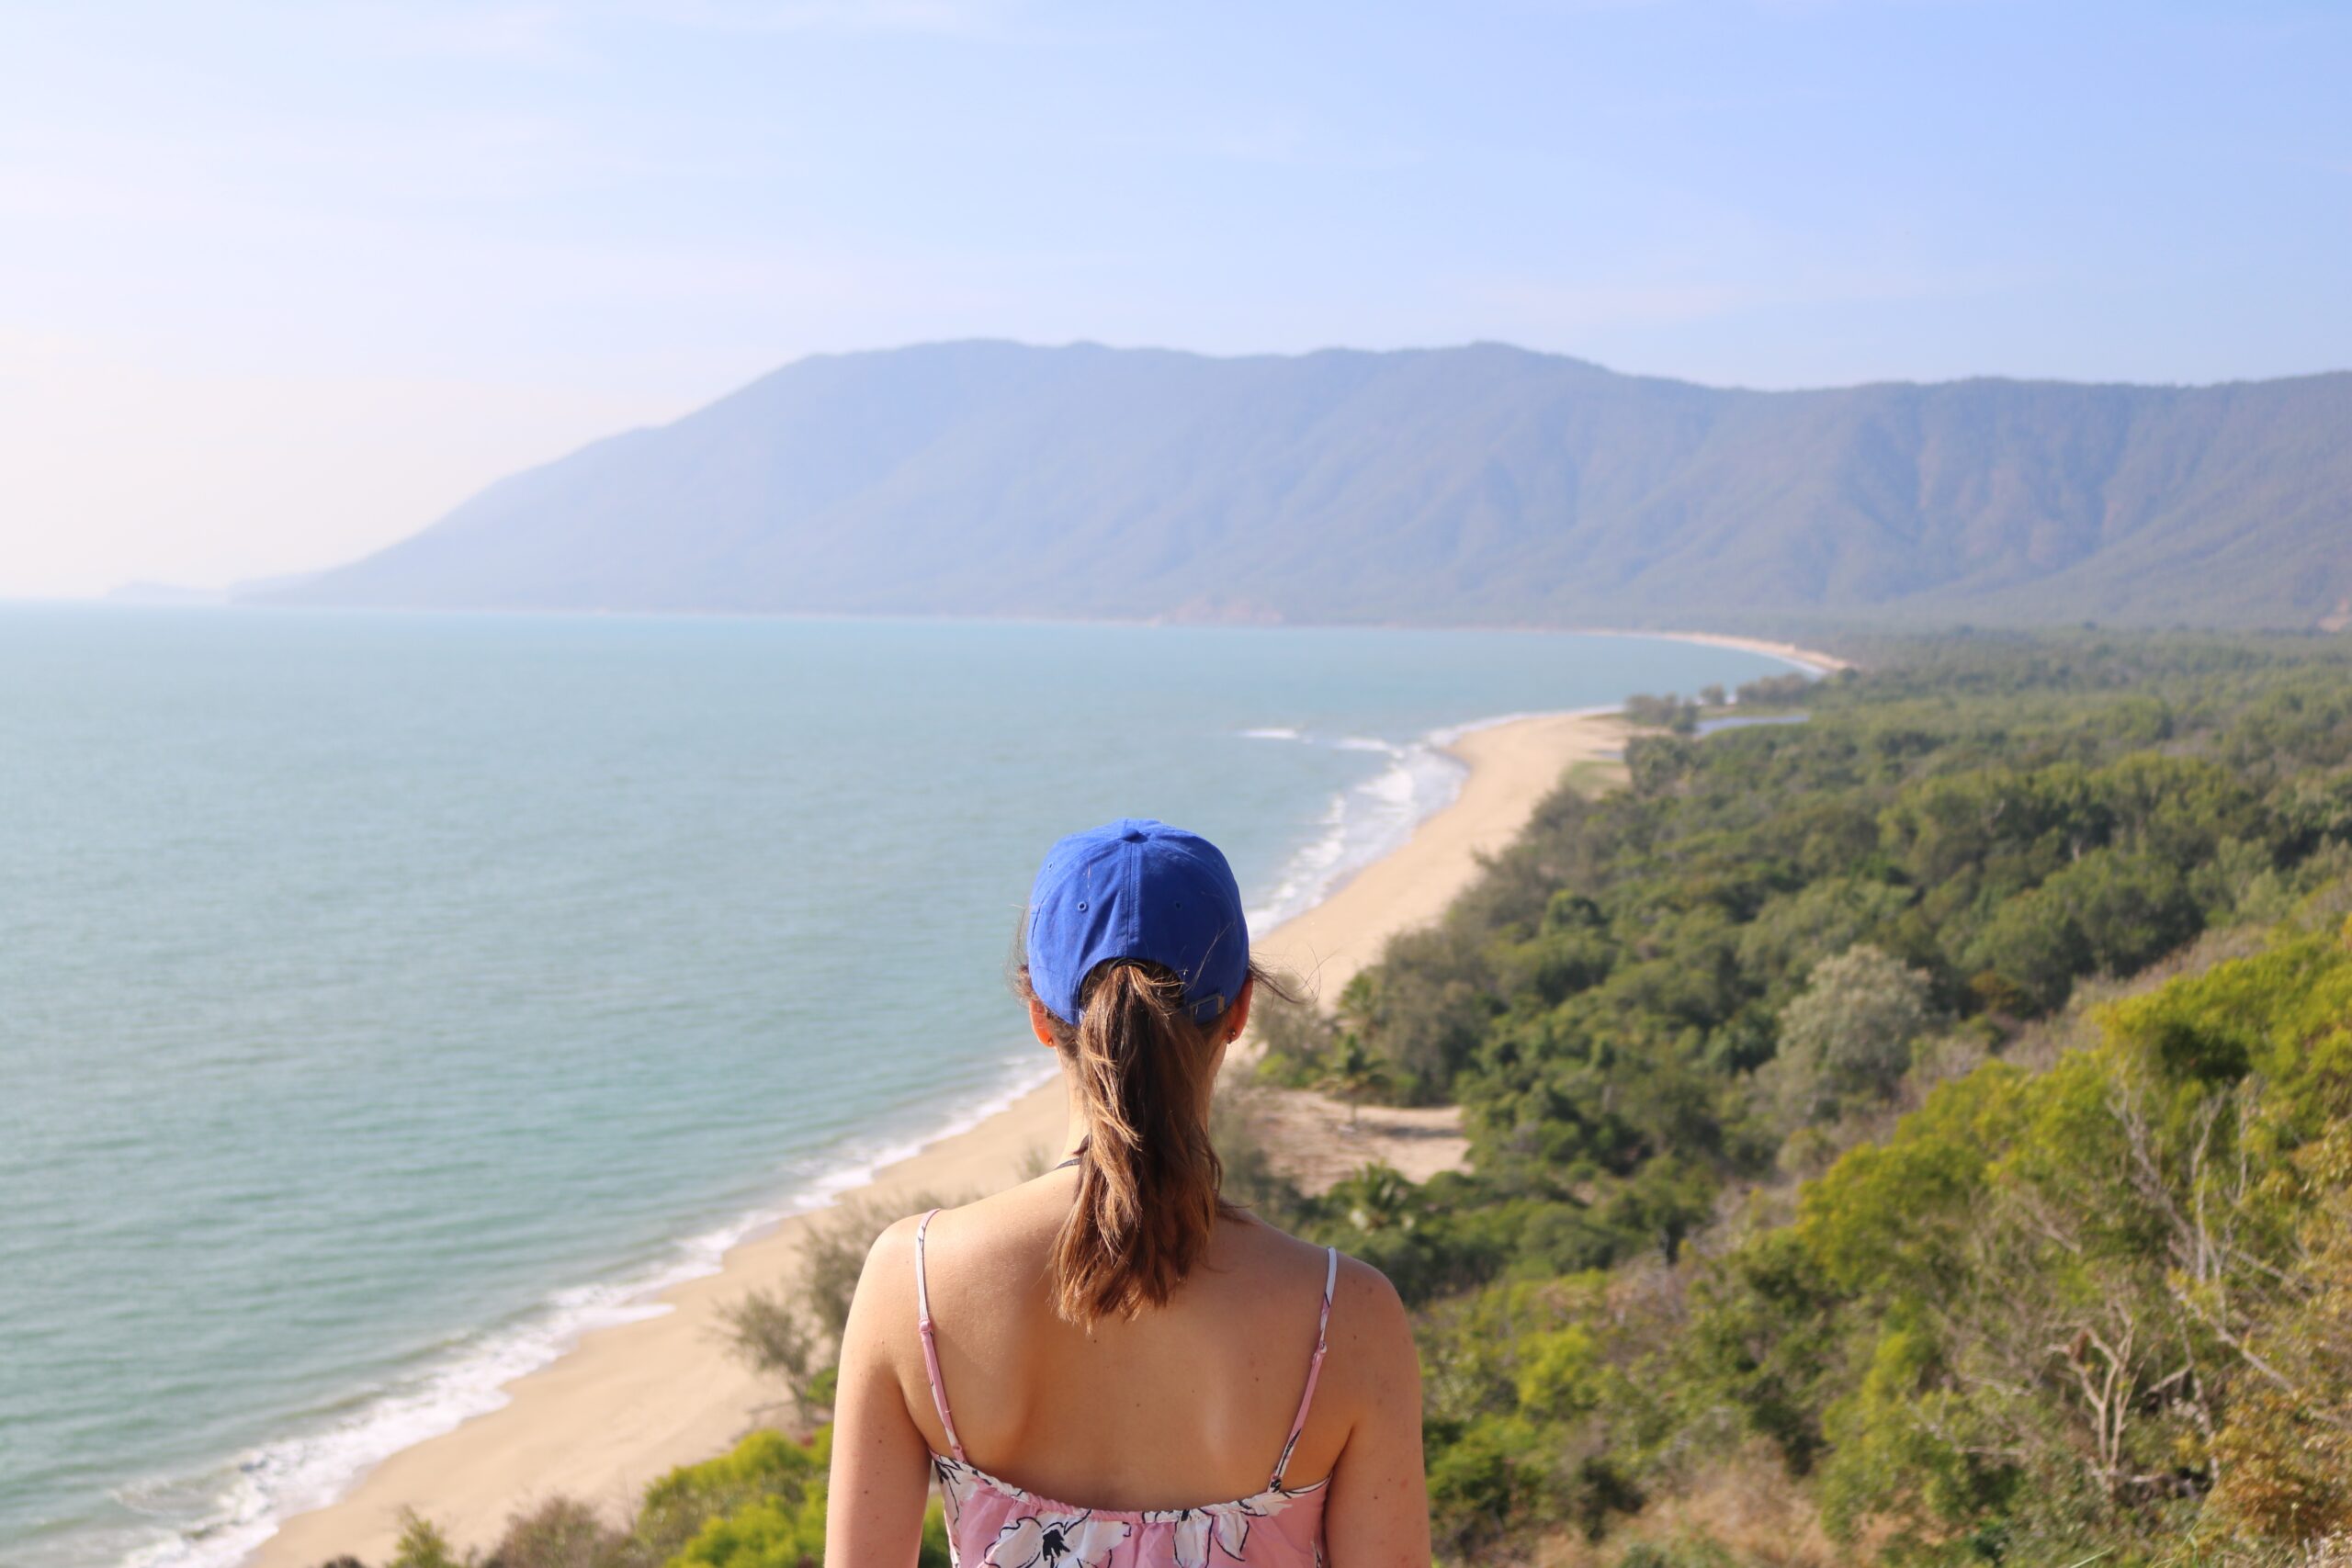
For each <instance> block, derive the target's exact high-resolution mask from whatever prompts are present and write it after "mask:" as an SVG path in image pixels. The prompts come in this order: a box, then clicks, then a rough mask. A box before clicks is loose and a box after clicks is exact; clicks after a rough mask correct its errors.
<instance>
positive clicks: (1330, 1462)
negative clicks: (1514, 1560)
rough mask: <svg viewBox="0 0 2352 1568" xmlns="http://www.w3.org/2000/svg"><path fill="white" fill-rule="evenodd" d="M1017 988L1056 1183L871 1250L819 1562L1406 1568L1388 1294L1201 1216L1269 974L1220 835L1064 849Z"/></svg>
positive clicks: (1396, 1319) (1040, 1567)
mask: <svg viewBox="0 0 2352 1568" xmlns="http://www.w3.org/2000/svg"><path fill="white" fill-rule="evenodd" d="M1016 974H1017V976H1018V979H1019V985H1020V988H1021V989H1022V991H1023V995H1024V997H1025V999H1026V1000H1027V1002H1028V1006H1029V1023H1030V1027H1031V1029H1032V1030H1034V1031H1035V1033H1036V1036H1037V1039H1038V1041H1039V1043H1042V1044H1044V1045H1046V1046H1047V1047H1049V1048H1051V1049H1052V1050H1053V1051H1054V1052H1055V1054H1056V1055H1057V1056H1058V1057H1059V1058H1060V1061H1061V1069H1062V1079H1063V1083H1064V1086H1065V1088H1066V1089H1067V1090H1068V1093H1069V1137H1068V1140H1067V1142H1066V1144H1065V1145H1064V1147H1065V1155H1066V1157H1065V1158H1063V1160H1062V1161H1061V1163H1060V1164H1058V1165H1057V1166H1056V1167H1054V1168H1052V1169H1050V1170H1048V1171H1047V1172H1046V1173H1045V1174H1044V1175H1043V1176H1040V1177H1038V1178H1036V1179H1034V1180H1031V1181H1026V1182H1023V1183H1022V1184H1021V1185H1020V1186H1018V1187H1015V1188H1013V1189H1012V1190H1010V1191H1007V1192H1001V1193H999V1194H997V1195H996V1196H995V1197H992V1198H985V1199H982V1200H981V1201H978V1202H977V1203H971V1204H967V1205H966V1206H965V1207H962V1208H958V1209H949V1210H944V1211H942V1210H934V1211H933V1212H932V1213H928V1214H923V1215H921V1216H918V1217H916V1218H913V1219H909V1220H904V1221H901V1222H899V1224H895V1225H893V1226H891V1227H890V1229H889V1230H888V1231H886V1232H884V1233H883V1235H882V1237H881V1239H880V1240H878V1241H877V1242H876V1243H875V1246H874V1251H873V1253H872V1255H871V1256H870V1257H869V1258H867V1259H866V1264H865V1276H864V1278H863V1279H861V1280H859V1281H858V1287H857V1299H856V1302H855V1303H854V1306H853V1307H852V1309H851V1312H850V1318H849V1327H848V1331H847V1333H846V1334H845V1335H844V1336H843V1337H842V1365H841V1385H840V1392H839V1394H838V1397H837V1402H836V1404H835V1411H836V1421H835V1426H834V1431H833V1468H832V1483H831V1494H830V1495H831V1512H830V1515H829V1518H828V1523H827V1527H826V1528H827V1536H826V1554H825V1560H826V1562H827V1563H828V1564H829V1565H830V1568H882V1565H885V1564H887V1565H889V1568H904V1565H907V1564H910V1563H912V1562H914V1561H915V1556H916V1551H917V1547H918V1542H919V1539H920V1534H921V1522H922V1511H923V1506H924V1502H925V1495H926V1492H927V1489H928V1486H929V1484H930V1483H931V1482H932V1481H933V1479H936V1480H937V1481H938V1483H939V1486H940V1491H941V1494H942V1496H943V1497H944V1500H945V1505H946V1510H947V1529H948V1535H949V1538H950V1540H951V1542H952V1544H953V1549H954V1554H955V1558H956V1562H958V1563H959V1564H961V1565H962V1568H983V1565H987V1568H1169V1565H1170V1564H1180V1563H1181V1564H1183V1565H1185V1568H1208V1565H1211V1564H1226V1563H1246V1564H1250V1568H1294V1565H1295V1568H1310V1565H1313V1564H1320V1563H1324V1562H1330V1563H1333V1564H1337V1565H1338V1568H1424V1565H1426V1564H1427V1563H1428V1562H1429V1560H1430V1544H1429V1506H1428V1499H1427V1496H1426V1495H1425V1491H1424V1487H1423V1483H1422V1475H1421V1409H1420V1371H1419V1361H1418V1359H1417V1358H1416V1356H1415V1354H1414V1349H1413V1340H1412V1334H1411V1331H1410V1329H1409V1327H1408V1324H1407V1321H1406V1317H1405V1311H1404V1307H1403V1305H1402V1304H1401V1303H1399V1302H1398V1301H1397V1293H1396V1292H1395V1291H1394V1290H1393V1289H1392V1288H1391V1287H1390V1286H1389V1283H1388V1281H1387V1280H1385V1279H1384V1278H1383V1277H1382V1276H1381V1275H1380V1274H1379V1272H1378V1271H1377V1270H1375V1269H1371V1268H1368V1267H1366V1266H1365V1265H1363V1264H1362V1263H1358V1262H1356V1261H1354V1260H1353V1259H1351V1258H1341V1257H1340V1256H1339V1255H1338V1253H1336V1252H1334V1251H1329V1250H1327V1249H1325V1248H1323V1247H1310V1246H1308V1245H1307V1244H1306V1243H1305V1242H1302V1241H1298V1240H1296V1239H1295V1238H1294V1237H1291V1236H1288V1235H1283V1233H1282V1232H1281V1231H1278V1230H1276V1229H1274V1228H1273V1227H1272V1226H1271V1225H1268V1224H1263V1223H1261V1222H1260V1221H1258V1220H1255V1219H1253V1218H1251V1217H1250V1215H1249V1214H1248V1213H1244V1212H1243V1211H1241V1210H1239V1209H1237V1208H1235V1207H1233V1206H1232V1205H1230V1204H1228V1203H1227V1202H1226V1201H1224V1200H1223V1199H1222V1198H1220V1197H1219V1196H1218V1194H1217V1179H1218V1175H1219V1168H1218V1164H1217V1157H1216V1151H1215V1150H1214V1149H1212V1148H1211V1146H1210V1144H1209V1134H1208V1116H1209V1096H1210V1092H1211V1090H1212V1089H1214V1088H1215V1086H1216V1075H1217V1068H1218V1067H1219V1066H1220V1065H1221V1064H1222V1063H1223V1062H1224V1060H1225V1054H1226V1051H1227V1047H1229V1046H1230V1045H1231V1044H1232V1043H1233V1042H1234V1041H1235V1040H1237V1039H1238V1038H1239V1036H1240V1033H1241V1030H1242V1026H1243V1025H1244V1024H1246V1023H1247V1022H1248V1021H1249V1019H1250V998H1251V997H1252V995H1253V994H1254V993H1255V991H1256V988H1257V983H1258V979H1259V976H1258V973H1257V970H1256V969H1255V967H1254V966H1253V965H1252V964H1251V963H1250V950H1249V932H1248V928H1247V926H1246V924H1245V922H1244V920H1243V919H1242V911H1241V893H1240V889H1239V888H1238V886H1235V883H1234V880H1233V873H1232V871H1231V870H1230V869H1229V868H1228V867H1227V864H1226V862H1225V857H1224V856H1223V855H1222V854H1220V853H1218V852H1217V850H1216V846H1214V845H1212V844H1210V843H1209V842H1208V841H1207V840H1204V839H1200V838H1196V837H1194V836H1193V834H1190V833H1186V832H1183V831H1182V830H1180V829H1174V828H1170V827H1168V826H1166V825H1165V824H1162V823H1159V822H1152V821H1142V820H1123V821H1118V822H1114V823H1111V824H1110V825H1109V826H1107V827H1103V828H1098V829H1093V830H1092V831H1091V832H1085V833H1079V834H1074V835H1072V836H1071V837H1069V838H1067V839H1064V840H1061V842H1059V843H1057V844H1056V845H1055V846H1054V848H1053V850H1052V851H1051V852H1049V853H1048V854H1047V855H1046V863H1045V865H1044V867H1043V868H1042V869H1041V870H1040V871H1039V872H1038V874H1037V883H1036V886H1035V890H1034V891H1033V893H1032V894H1031V897H1030V901H1029V916H1028V919H1027V922H1026V926H1025V931H1024V935H1023V961H1022V962H1021V963H1020V964H1018V965H1017V967H1016Z"/></svg>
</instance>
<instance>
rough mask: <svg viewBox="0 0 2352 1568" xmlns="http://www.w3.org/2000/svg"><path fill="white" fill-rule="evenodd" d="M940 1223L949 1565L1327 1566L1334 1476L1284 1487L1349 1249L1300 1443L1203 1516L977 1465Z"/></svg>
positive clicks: (934, 1367) (928, 1332)
mask: <svg viewBox="0 0 2352 1568" xmlns="http://www.w3.org/2000/svg"><path fill="white" fill-rule="evenodd" d="M938 1212H939V1211H938V1210H936V1209H933V1211H932V1212H931V1214H935V1213H938ZM931 1214H925V1215H924V1216H923V1217H922V1223H921V1224H918V1225H917V1226H916V1227H915V1300H916V1303H917V1311H918V1318H917V1325H918V1327H919V1328H920V1329H921V1331H922V1361H923V1369H924V1373H925V1376H926V1377H927V1378H928V1379H929V1381H930V1382H931V1397H932V1402H933V1404H936V1405H937V1406H938V1407H939V1424H940V1426H941V1427H944V1428H945V1429H946V1432H947V1446H948V1447H949V1448H950V1449H951V1450H954V1454H953V1457H950V1456H949V1455H947V1454H936V1453H935V1454H933V1455H932V1456H931V1460H932V1472H933V1474H934V1475H935V1476H937V1477H938V1480H939V1495H940V1496H941V1497H942V1498H943V1499H944V1501H945V1504H946V1508H947V1550H948V1555H949V1556H950V1557H951V1558H953V1559H954V1560H955V1562H956V1564H957V1565H958V1568H1214V1565H1216V1564H1224V1563H1237V1562H1238V1563H1244V1564H1247V1565H1248V1568H1322V1564H1323V1496H1324V1489H1325V1487H1326V1486H1328V1485H1329V1477H1326V1478H1325V1479H1324V1480H1322V1481H1318V1482H1317V1483H1315V1484H1314V1485H1312V1486H1304V1487H1300V1488H1298V1489H1297V1490H1295V1491H1293V1490H1292V1489H1291V1488H1289V1487H1286V1486H1284V1485H1283V1468H1284V1467H1285V1466H1287V1465H1288V1464H1289V1463H1290V1453H1291V1450H1293V1449H1295V1448H1296V1447H1297V1446H1298V1435H1299V1433H1300V1432H1302V1431H1304V1430H1305V1429H1306V1412H1307V1409H1308V1407H1309V1406H1310V1405H1312V1404H1314V1402H1315V1384H1316V1382H1317V1380H1318V1379H1320V1378H1321V1377H1322V1375H1323V1352H1324V1349H1325V1345H1326V1336H1327V1333H1328V1331H1329V1328H1330V1325H1331V1289H1332V1286H1333V1285H1334V1284H1335V1283H1337V1282H1338V1280H1339V1273H1340V1254H1339V1251H1338V1249H1336V1248H1329V1249H1327V1254H1328V1256H1327V1258H1326V1262H1325V1267H1324V1270H1323V1311H1322V1315H1321V1316H1320V1317H1318V1318H1317V1320H1316V1325H1315V1359H1313V1360H1311V1361H1309V1362H1308V1363H1307V1366H1306V1393H1303V1394H1301V1395H1300V1396H1299V1401H1298V1414H1297V1415H1296V1416H1294V1417H1292V1419H1291V1424H1290V1436H1289V1437H1288V1438H1286V1439H1284V1440H1283V1451H1282V1457H1281V1458H1279V1459H1277V1460H1275V1461H1274V1473H1273V1478H1272V1480H1271V1481H1269V1482H1268V1483H1266V1489H1265V1490H1264V1491H1263V1492H1260V1493H1257V1494H1254V1495H1251V1496H1248V1497H1238V1498H1236V1499H1234V1500H1233V1501H1232V1502H1230V1503H1204V1504H1202V1505H1200V1506H1197V1507H1191V1508H1142V1509H1133V1508H1084V1507H1080V1506H1077V1505H1075V1504H1070V1503H1058V1502H1056V1501H1054V1500H1053V1499H1051V1498H1048V1497H1040V1496H1038V1495H1035V1493H1032V1492H1024V1491H1023V1490H1022V1489H1021V1488H1020V1487H1018V1486H1014V1485H1012V1484H1011V1483H1008V1482H1004V1481H1000V1480H998V1479H997V1478H996V1477H995V1476H993V1475H990V1474H989V1472H987V1471H984V1470H982V1469H981V1468H980V1467H979V1466H978V1465H976V1464H974V1463H972V1461H970V1460H968V1459H967V1458H965V1456H964V1443H963V1439H962V1438H958V1437H957V1436H956V1417H955V1416H952V1415H950V1414H949V1413H948V1409H947V1385H946V1384H945V1383H944V1382H942V1381H941V1379H940V1376H939V1345H938V1340H937V1337H936V1334H935V1332H934V1330H933V1326H932V1321H931V1292H930V1289H929V1287H928V1286H927V1285H926V1284H925V1282H924V1280H923V1266H922V1259H923V1238H924V1235H925V1234H926V1233H927V1232H928V1231H929V1230H930V1229H931Z"/></svg>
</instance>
